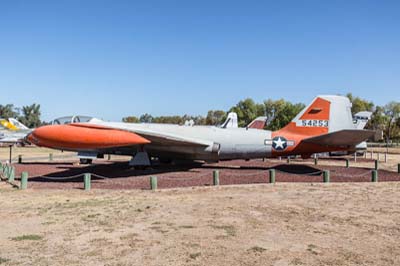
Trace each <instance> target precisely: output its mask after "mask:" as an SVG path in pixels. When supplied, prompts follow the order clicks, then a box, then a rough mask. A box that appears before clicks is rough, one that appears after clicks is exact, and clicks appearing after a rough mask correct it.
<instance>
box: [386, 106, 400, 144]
mask: <svg viewBox="0 0 400 266" xmlns="http://www.w3.org/2000/svg"><path fill="white" fill-rule="evenodd" d="M384 113H385V115H386V117H387V121H386V127H385V137H386V141H387V142H389V140H391V139H392V138H394V137H398V133H399V128H398V127H397V121H398V119H399V118H400V102H394V101H392V102H390V103H388V104H386V105H385V106H384Z"/></svg>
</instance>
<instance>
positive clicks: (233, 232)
mask: <svg viewBox="0 0 400 266" xmlns="http://www.w3.org/2000/svg"><path fill="white" fill-rule="evenodd" d="M211 227H212V228H214V229H219V230H224V231H225V233H226V236H227V237H229V236H236V229H235V227H234V226H233V225H212V226H211Z"/></svg>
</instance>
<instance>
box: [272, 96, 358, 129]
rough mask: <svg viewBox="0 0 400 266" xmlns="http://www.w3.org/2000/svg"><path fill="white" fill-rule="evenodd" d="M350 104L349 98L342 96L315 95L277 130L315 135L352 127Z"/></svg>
mask: <svg viewBox="0 0 400 266" xmlns="http://www.w3.org/2000/svg"><path fill="white" fill-rule="evenodd" d="M351 106H352V104H351V102H350V100H349V99H348V98H347V97H344V96H336V95H320V96H317V97H316V98H315V99H314V100H313V101H312V103H311V104H309V105H308V106H307V107H306V108H304V109H303V110H302V111H301V112H300V113H299V114H298V115H297V116H296V117H295V118H294V119H293V120H292V122H290V123H289V124H288V125H287V126H286V127H284V128H283V129H281V130H279V131H287V132H290V133H294V134H303V135H309V136H315V135H320V134H326V133H329V132H335V131H338V130H342V129H354V124H353V119H352V115H351Z"/></svg>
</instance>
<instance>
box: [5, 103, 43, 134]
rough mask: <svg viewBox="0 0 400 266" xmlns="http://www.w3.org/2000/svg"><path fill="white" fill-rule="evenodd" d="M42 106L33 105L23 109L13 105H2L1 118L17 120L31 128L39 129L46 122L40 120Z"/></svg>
mask: <svg viewBox="0 0 400 266" xmlns="http://www.w3.org/2000/svg"><path fill="white" fill-rule="evenodd" d="M40 116H41V113H40V104H36V103H34V104H31V105H26V106H23V107H22V108H19V107H15V106H14V105H13V104H6V105H1V104H0V118H5V119H8V118H16V119H18V121H20V122H21V123H22V124H24V125H25V126H27V127H29V128H35V127H39V126H41V125H42V124H44V122H42V121H41V120H40Z"/></svg>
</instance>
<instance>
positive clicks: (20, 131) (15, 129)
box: [0, 118, 32, 144]
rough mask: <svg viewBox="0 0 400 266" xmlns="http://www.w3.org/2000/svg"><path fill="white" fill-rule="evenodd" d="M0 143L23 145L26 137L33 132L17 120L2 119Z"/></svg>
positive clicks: (0, 121) (0, 122)
mask: <svg viewBox="0 0 400 266" xmlns="http://www.w3.org/2000/svg"><path fill="white" fill-rule="evenodd" d="M0 125H1V129H0V143H7V144H14V143H22V142H24V141H25V137H26V136H27V135H28V134H29V133H30V132H31V131H32V130H31V129H29V128H28V127H27V126H25V125H24V124H22V123H21V122H19V121H18V120H17V119H14V118H9V119H8V120H7V119H4V118H0Z"/></svg>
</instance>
